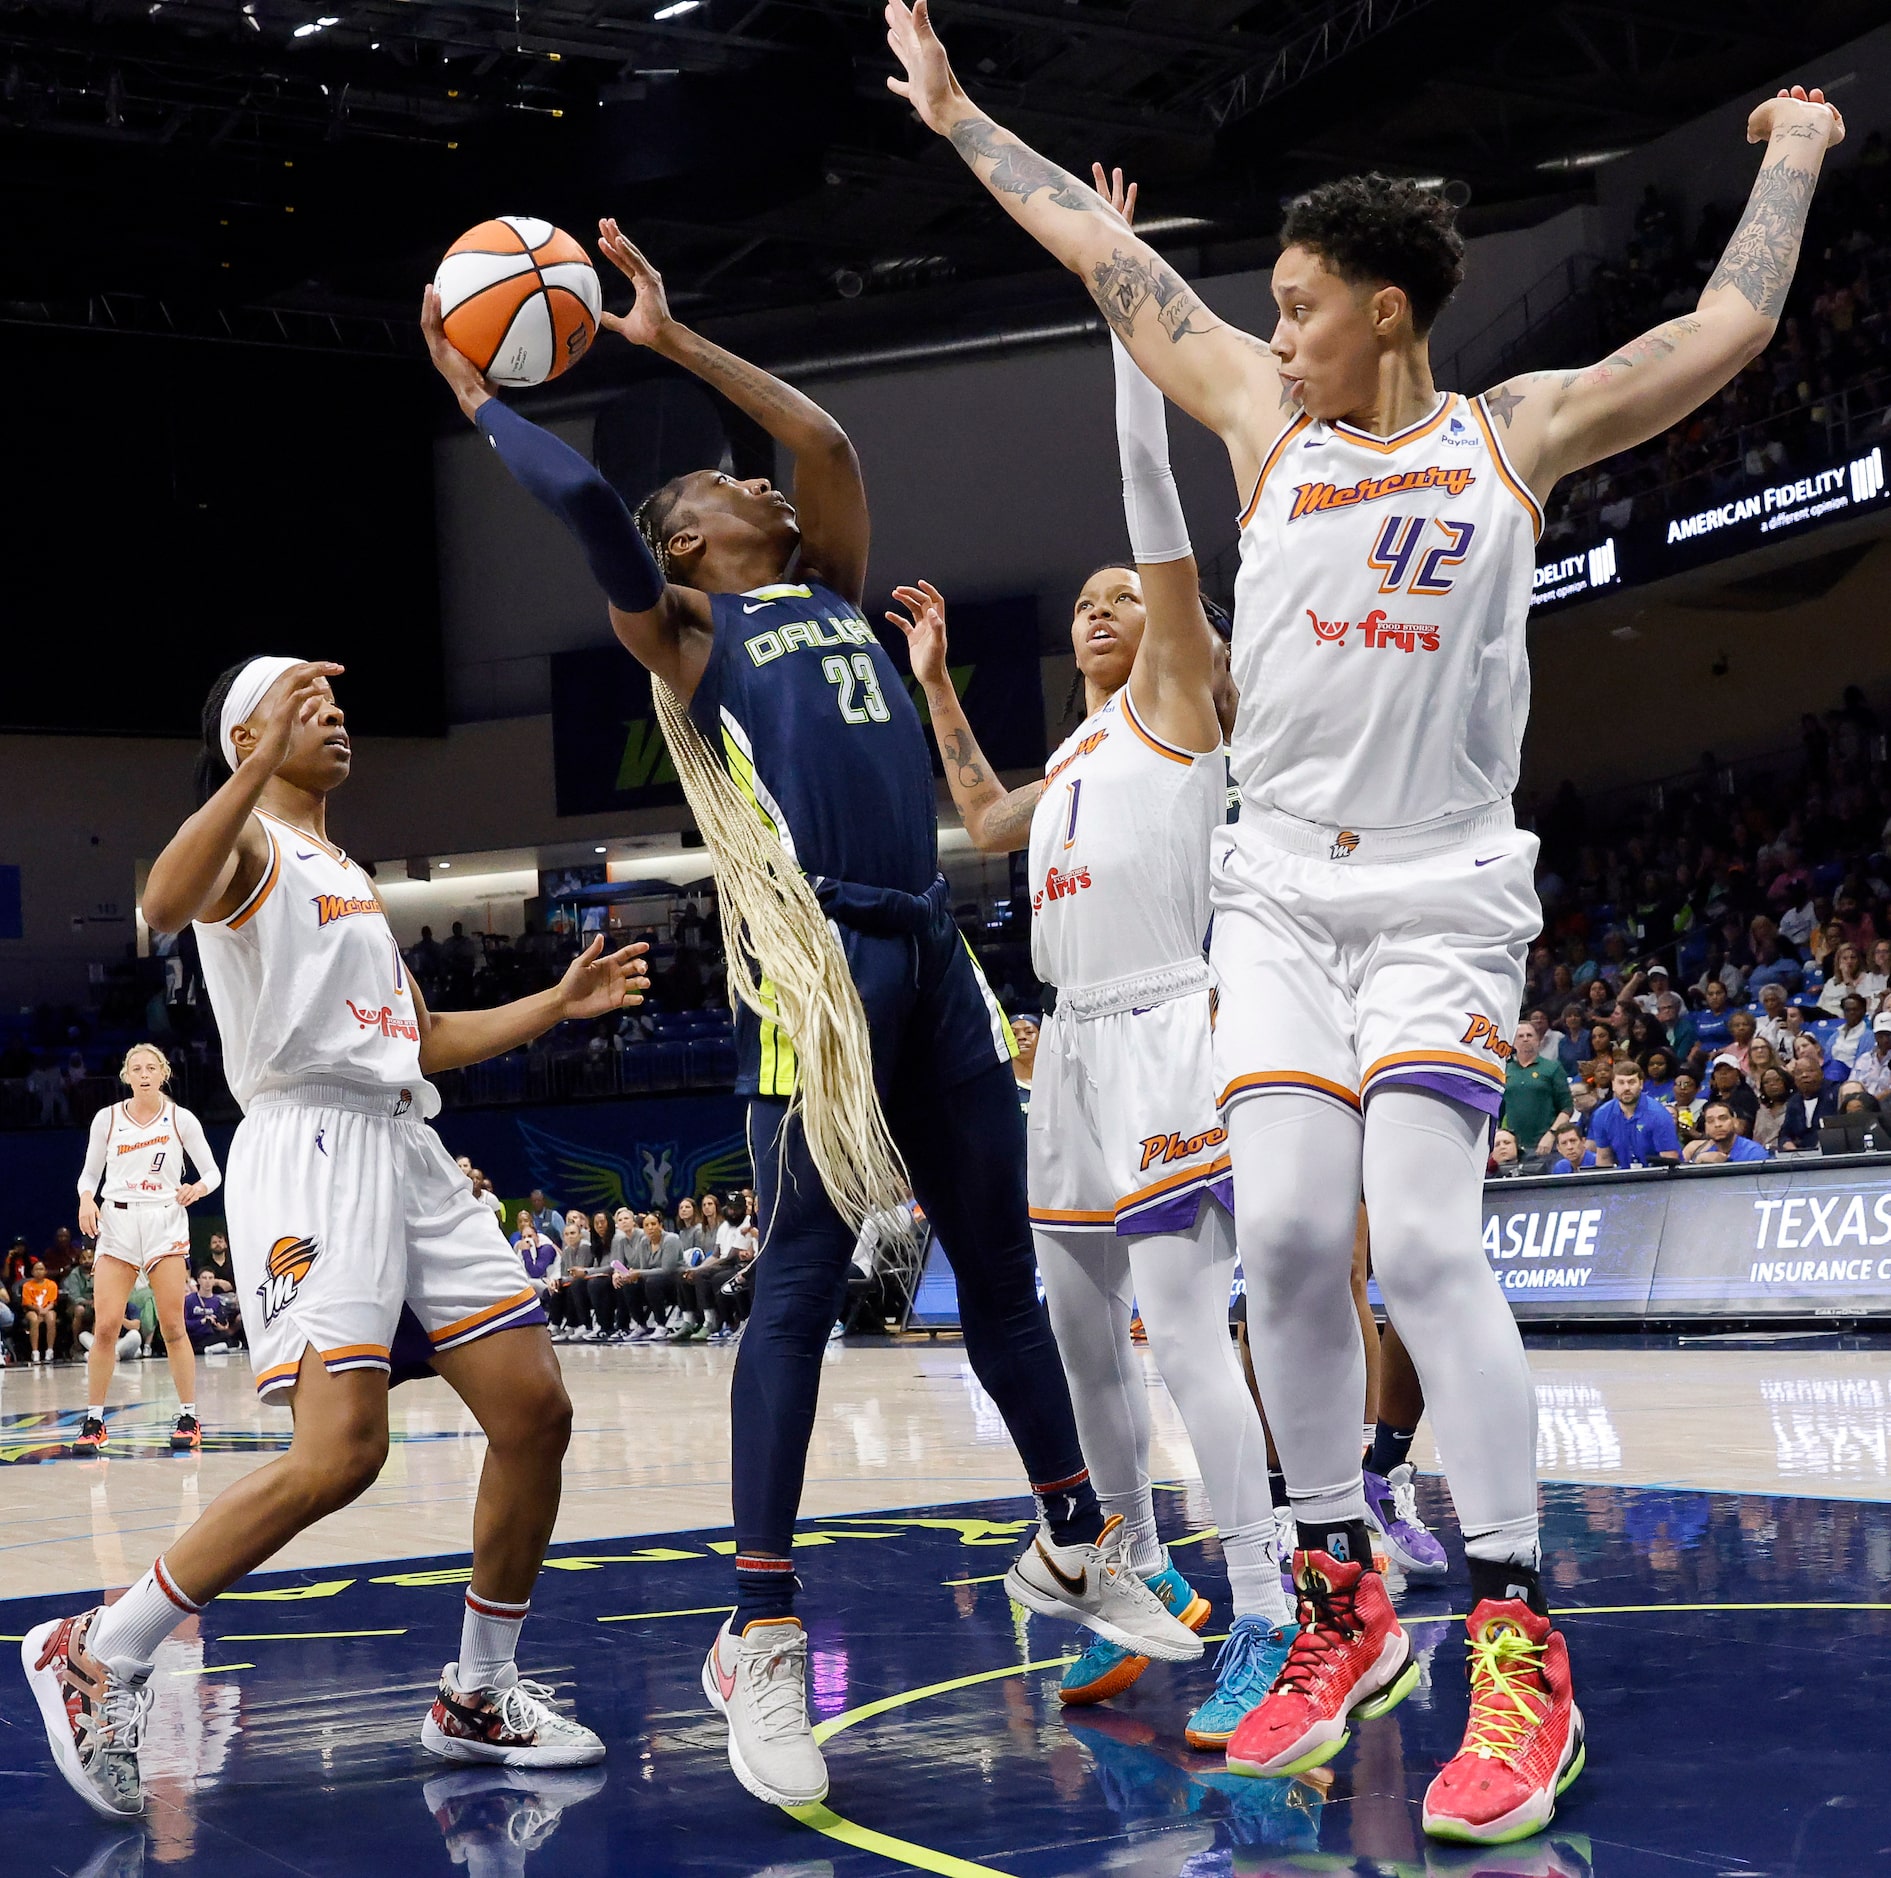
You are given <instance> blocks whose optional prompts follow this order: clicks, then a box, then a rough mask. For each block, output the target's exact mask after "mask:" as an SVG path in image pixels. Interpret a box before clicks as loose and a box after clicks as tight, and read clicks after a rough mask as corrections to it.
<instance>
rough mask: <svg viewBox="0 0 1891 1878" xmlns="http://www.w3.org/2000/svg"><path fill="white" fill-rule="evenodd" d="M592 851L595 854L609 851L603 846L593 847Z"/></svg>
mask: <svg viewBox="0 0 1891 1878" xmlns="http://www.w3.org/2000/svg"><path fill="white" fill-rule="evenodd" d="M591 852H592V853H593V854H603V853H605V852H607V850H606V849H603V848H593V849H592V850H591Z"/></svg>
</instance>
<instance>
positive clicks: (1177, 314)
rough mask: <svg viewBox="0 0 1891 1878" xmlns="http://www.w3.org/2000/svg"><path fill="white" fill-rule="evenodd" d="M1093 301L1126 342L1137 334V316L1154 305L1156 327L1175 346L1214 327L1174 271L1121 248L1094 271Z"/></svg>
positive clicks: (1113, 252) (1199, 303)
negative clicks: (1146, 307) (1151, 303)
mask: <svg viewBox="0 0 1891 1878" xmlns="http://www.w3.org/2000/svg"><path fill="white" fill-rule="evenodd" d="M1090 297H1091V298H1092V299H1093V300H1095V301H1096V303H1097V305H1098V306H1099V307H1100V308H1101V309H1102V311H1103V317H1104V318H1105V319H1106V320H1108V321H1109V323H1110V324H1111V326H1113V327H1114V328H1115V329H1116V331H1117V332H1118V333H1119V334H1120V335H1121V336H1122V337H1123V338H1124V339H1125V340H1127V339H1128V338H1129V336H1130V335H1131V334H1132V333H1133V332H1134V331H1135V330H1136V316H1137V315H1138V314H1139V313H1140V312H1141V311H1142V309H1143V308H1144V307H1145V306H1147V305H1148V304H1149V303H1150V302H1151V301H1154V303H1155V308H1156V323H1157V324H1158V325H1159V326H1160V327H1161V328H1162V330H1163V331H1164V332H1165V333H1167V334H1168V335H1169V342H1170V344H1171V345H1174V344H1177V343H1179V342H1180V341H1181V340H1183V339H1186V338H1187V337H1188V335H1189V334H1190V333H1192V332H1193V333H1205V332H1207V331H1208V330H1209V327H1210V326H1211V324H1212V321H1211V320H1210V317H1209V314H1208V311H1207V309H1206V308H1205V307H1204V306H1203V305H1202V303H1201V302H1200V301H1199V300H1198V299H1196V298H1195V295H1194V294H1193V293H1192V292H1191V291H1190V290H1189V285H1188V283H1187V281H1185V280H1184V279H1183V278H1182V276H1181V275H1180V274H1178V273H1177V272H1176V271H1175V269H1174V268H1172V267H1170V266H1168V265H1167V263H1165V262H1163V261H1161V260H1158V259H1156V258H1155V257H1154V256H1151V257H1149V258H1148V259H1147V260H1145V259H1144V258H1143V256H1141V255H1140V254H1125V253H1124V252H1123V250H1122V249H1121V248H1114V249H1112V250H1111V251H1110V258H1109V259H1108V260H1107V261H1099V262H1098V263H1097V265H1096V267H1095V268H1094V269H1093V270H1092V272H1091V275H1090Z"/></svg>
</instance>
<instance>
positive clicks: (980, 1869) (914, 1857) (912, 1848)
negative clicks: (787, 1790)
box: [783, 1806, 1011, 1878]
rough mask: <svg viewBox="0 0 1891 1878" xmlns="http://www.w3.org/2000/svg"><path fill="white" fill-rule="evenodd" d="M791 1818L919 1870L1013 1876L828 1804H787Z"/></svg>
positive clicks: (969, 1877) (963, 1876)
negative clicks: (844, 1815) (865, 1823)
mask: <svg viewBox="0 0 1891 1878" xmlns="http://www.w3.org/2000/svg"><path fill="white" fill-rule="evenodd" d="M783 1811H784V1812H786V1813H787V1814H788V1815H789V1817H790V1818H792V1819H798V1820H800V1822H801V1823H802V1825H804V1826H812V1827H813V1828H814V1830H815V1831H816V1832H824V1833H826V1835H827V1836H828V1837H829V1838H830V1839H838V1840H839V1841H840V1842H841V1844H842V1845H851V1846H857V1847H859V1849H860V1850H861V1851H863V1852H877V1853H879V1855H880V1856H881V1857H882V1858H888V1859H891V1860H893V1862H894V1863H895V1864H898V1865H910V1866H912V1867H913V1868H914V1869H915V1870H917V1871H930V1872H937V1873H939V1874H940V1878H1011V1875H1010V1873H1008V1872H1004V1871H1001V1870H1000V1869H999V1868H998V1867H997V1866H996V1865H977V1864H974V1863H973V1862H972V1860H970V1859H969V1858H954V1857H953V1856H952V1854H951V1853H950V1852H935V1851H934V1850H933V1849H932V1847H931V1846H929V1845H915V1844H914V1843H913V1842H912V1841H911V1840H910V1839H895V1838H893V1837H891V1836H890V1835H889V1834H887V1833H884V1832H875V1831H873V1830H872V1828H870V1827H867V1826H859V1825H856V1824H855V1823H854V1822H853V1821H852V1820H851V1819H842V1818H841V1816H840V1815H839V1814H838V1813H834V1812H830V1811H829V1810H828V1809H827V1808H826V1807H825V1806H793V1807H785V1808H783Z"/></svg>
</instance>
